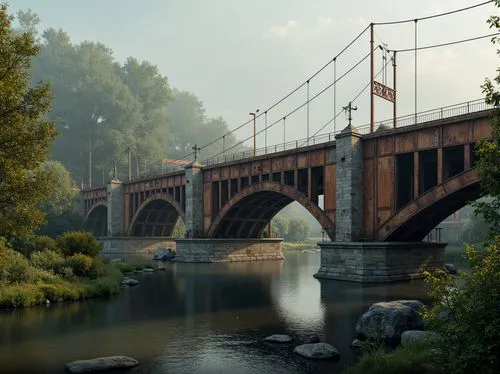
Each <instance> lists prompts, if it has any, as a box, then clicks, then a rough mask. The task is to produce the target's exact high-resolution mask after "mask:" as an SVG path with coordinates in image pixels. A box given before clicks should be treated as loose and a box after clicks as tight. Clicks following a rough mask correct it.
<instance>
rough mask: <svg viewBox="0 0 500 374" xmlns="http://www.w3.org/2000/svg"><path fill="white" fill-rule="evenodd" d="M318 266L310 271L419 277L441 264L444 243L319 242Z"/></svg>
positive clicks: (358, 278) (388, 278)
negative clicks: (319, 263)
mask: <svg viewBox="0 0 500 374" xmlns="http://www.w3.org/2000/svg"><path fill="white" fill-rule="evenodd" d="M318 245H319V246H320V248H321V266H320V268H319V271H318V272H317V273H316V274H315V275H314V276H315V277H316V278H327V279H336V280H345V281H353V282H394V281H403V280H410V279H416V278H422V276H423V274H422V273H423V271H424V270H433V269H436V268H438V267H443V265H444V262H443V255H444V248H445V247H446V243H426V242H411V243H404V242H401V243H400V242H387V243H384V242H320V243H318Z"/></svg>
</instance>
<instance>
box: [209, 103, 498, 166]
mask: <svg viewBox="0 0 500 374" xmlns="http://www.w3.org/2000/svg"><path fill="white" fill-rule="evenodd" d="M492 108H493V106H492V105H488V104H486V103H485V101H484V99H477V100H472V101H466V102H463V103H460V104H454V105H449V106H445V107H441V108H438V109H431V110H427V111H424V112H420V113H417V115H415V114H410V115H406V116H402V117H398V118H396V128H399V127H405V126H411V125H414V124H420V123H424V122H430V121H436V120H440V119H444V118H450V117H455V116H459V115H464V114H469V113H474V112H480V111H483V110H487V109H492ZM381 126H382V128H384V127H389V128H392V127H393V120H392V119H387V120H384V121H379V122H376V123H375V130H377V129H379V128H380V127H381ZM357 129H358V131H359V132H360V133H361V134H368V133H369V132H370V124H366V125H362V126H358V127H357ZM340 131H341V130H338V131H337V132H335V133H334V132H329V133H325V134H318V135H314V136H312V137H310V138H303V139H299V140H294V141H290V142H286V143H281V144H275V145H272V146H268V147H263V148H257V149H256V150H255V154H254V151H253V150H249V151H244V152H237V153H232V154H228V155H220V156H217V157H212V158H209V159H207V160H204V161H203V162H202V164H203V165H206V166H210V165H217V164H222V163H226V162H231V161H236V160H242V159H245V158H251V157H254V156H255V157H257V156H264V155H267V154H270V153H277V152H283V151H288V150H292V149H297V148H302V147H307V146H310V145H315V144H322V143H326V142H330V141H333V140H335V134H337V133H339V132H340Z"/></svg>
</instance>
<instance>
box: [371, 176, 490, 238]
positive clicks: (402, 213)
mask: <svg viewBox="0 0 500 374" xmlns="http://www.w3.org/2000/svg"><path fill="white" fill-rule="evenodd" d="M479 182H480V181H479V177H478V176H477V173H476V171H475V170H474V169H469V170H467V171H465V172H462V173H460V174H457V175H456V176H454V177H453V178H450V179H448V180H446V181H445V182H443V183H441V184H440V185H438V186H436V187H434V188H432V189H431V190H429V191H427V192H426V193H424V194H422V195H421V196H419V197H418V198H417V199H415V200H413V201H412V202H411V203H409V204H408V205H406V206H405V207H403V208H402V209H401V210H399V211H398V212H397V213H396V214H395V215H394V216H392V217H391V218H389V219H388V220H387V221H385V222H384V223H383V224H382V225H381V226H380V228H379V230H378V233H377V236H378V239H379V240H380V241H421V240H423V239H424V238H425V237H426V235H427V234H428V233H429V232H430V231H431V230H432V229H433V228H434V227H436V226H437V225H438V224H439V223H440V222H442V221H443V220H444V219H445V218H446V217H448V216H449V215H451V214H452V213H454V212H456V211H457V210H458V209H460V208H462V207H463V206H465V205H467V203H468V202H470V201H472V200H477V199H478V198H480V197H481V186H480V183H479Z"/></svg>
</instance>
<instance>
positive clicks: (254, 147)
mask: <svg viewBox="0 0 500 374" xmlns="http://www.w3.org/2000/svg"><path fill="white" fill-rule="evenodd" d="M257 113H259V110H258V109H257V110H256V111H255V113H248V114H250V115H251V116H253V157H255V151H256V149H257V148H256V143H255V117H256V116H257Z"/></svg>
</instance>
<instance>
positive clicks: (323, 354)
mask: <svg viewBox="0 0 500 374" xmlns="http://www.w3.org/2000/svg"><path fill="white" fill-rule="evenodd" d="M293 351H294V352H295V353H297V354H298V355H299V356H302V357H306V358H312V359H315V360H330V359H336V358H339V357H340V353H339V351H338V350H337V349H336V348H335V347H333V346H331V345H330V344H327V343H313V344H302V345H298V346H296V347H295V349H294V350H293Z"/></svg>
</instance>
